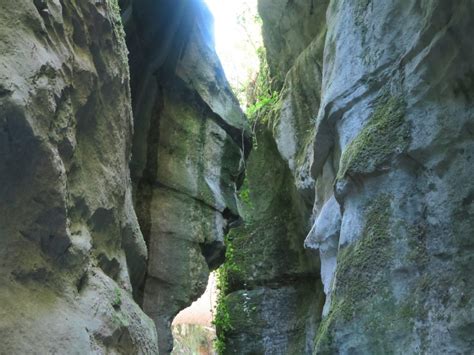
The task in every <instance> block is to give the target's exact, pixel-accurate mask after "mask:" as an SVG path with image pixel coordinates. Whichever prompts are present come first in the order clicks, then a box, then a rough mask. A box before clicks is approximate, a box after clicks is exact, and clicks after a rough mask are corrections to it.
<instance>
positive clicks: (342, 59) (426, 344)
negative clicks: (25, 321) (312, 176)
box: [313, 1, 474, 353]
mask: <svg viewBox="0 0 474 355" xmlns="http://www.w3.org/2000/svg"><path fill="white" fill-rule="evenodd" d="M473 10H474V4H473V3H472V1H460V2H457V3H456V4H454V3H451V2H445V1H431V2H428V3H418V2H416V1H408V2H388V3H387V2H382V1H360V2H350V1H332V2H331V4H330V6H329V9H328V12H327V24H328V33H327V37H326V44H325V52H324V65H323V84H322V92H323V93H324V94H323V95H322V104H321V108H320V111H319V114H318V126H319V127H320V128H321V127H326V129H328V128H329V131H330V132H333V137H332V139H331V140H330V144H329V145H328V143H327V142H328V139H327V138H326V139H324V138H323V139H322V141H319V137H318V135H317V136H316V144H315V149H314V156H315V159H314V162H315V163H314V165H313V172H314V173H320V172H321V171H322V170H323V169H324V168H323V164H324V163H323V161H326V164H327V159H328V158H329V159H330V160H332V161H334V158H336V163H335V164H334V163H333V168H334V170H337V171H338V172H337V174H336V179H335V197H336V199H337V201H338V202H339V204H340V207H341V212H342V217H341V227H340V235H339V248H338V253H337V268H336V269H335V275H334V282H333V284H332V285H331V291H330V292H331V293H332V296H331V300H330V304H328V305H327V306H328V307H330V308H329V313H328V315H327V317H326V319H325V321H324V324H323V325H322V326H321V328H320V330H319V333H318V339H317V346H316V348H315V351H316V352H317V353H324V352H333V351H336V350H337V351H339V352H341V353H349V352H357V353H379V352H384V353H386V352H396V353H419V352H421V353H467V352H470V351H472V342H473V333H472V327H473V325H474V312H473V307H474V304H473V303H472V296H473V293H474V288H473V285H474V283H473V279H472V275H473V273H472V271H473V264H472V262H470V261H468V260H471V261H472V258H473V256H474V249H473V240H472V235H473V227H474V218H473V214H472V213H473V210H472V209H473V205H472V203H471V202H472V201H471V198H470V196H471V195H472V191H473V183H472V179H471V178H470V176H471V175H472V173H473V167H472V164H470V162H469V161H470V159H471V157H472V155H473V154H474V142H473V134H472V132H473V130H472V127H473V124H474V121H473V117H474V116H473V113H474V111H473V108H474V106H473V103H474V101H473V100H472V92H473V89H474V86H473V82H472V73H473V70H474V64H473V58H474V51H473V47H472V45H471V44H470V43H471V40H470V37H469V36H468V35H467V34H468V33H472V31H473V29H474V20H473V18H472V16H471V15H470V14H471V13H472V11H473ZM375 14H377V15H376V16H375ZM323 135H324V133H322V134H321V136H323ZM321 145H326V148H320V147H321ZM318 152H328V153H327V155H326V154H324V153H323V155H321V156H320V157H318V158H316V155H317V154H318ZM337 152H341V153H340V154H339V153H337ZM320 154H321V153H320ZM469 349H470V350H469Z"/></svg>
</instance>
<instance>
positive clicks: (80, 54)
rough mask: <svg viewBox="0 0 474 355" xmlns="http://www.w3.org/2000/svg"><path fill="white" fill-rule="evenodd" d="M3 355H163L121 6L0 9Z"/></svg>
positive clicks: (0, 5)
mask: <svg viewBox="0 0 474 355" xmlns="http://www.w3.org/2000/svg"><path fill="white" fill-rule="evenodd" d="M0 24H1V25H0V56H1V62H0V78H1V80H0V83H1V84H0V126H1V129H0V253H1V255H0V259H1V266H0V268H1V273H0V280H1V281H0V304H1V306H0V339H1V343H2V344H1V352H2V353H8V354H33V353H43V354H46V353H64V352H65V351H67V352H69V353H78V354H88V353H105V352H112V353H156V352H157V351H158V349H157V338H156V330H155V327H154V325H153V322H152V321H151V319H150V318H148V317H147V316H146V315H145V313H144V312H143V311H142V310H141V309H140V307H139V306H138V305H137V304H136V302H135V301H134V299H133V297H132V289H133V287H134V286H135V285H136V282H137V281H138V279H139V278H140V275H141V274H143V273H144V272H145V268H146V258H147V248H146V245H145V242H144V240H143V237H142V233H141V232H140V228H139V226H138V222H137V218H136V215H135V211H134V208H133V204H132V189H131V183H130V174H129V168H128V162H129V159H130V153H131V147H132V125H133V122H132V110H131V105H130V88H129V70H128V65H127V49H126V46H125V42H124V37H123V36H124V34H123V28H122V25H121V21H120V13H119V10H118V7H117V4H115V3H114V2H113V1H100V2H97V1H80V2H79V1H68V0H64V1H18V2H15V3H14V4H13V3H12V2H11V1H7V0H2V1H0Z"/></svg>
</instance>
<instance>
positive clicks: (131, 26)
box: [120, 0, 195, 305]
mask: <svg viewBox="0 0 474 355" xmlns="http://www.w3.org/2000/svg"><path fill="white" fill-rule="evenodd" d="M120 6H121V9H122V18H123V21H124V26H125V32H126V41H127V46H128V49H129V53H130V54H129V63H130V76H131V81H130V86H131V94H132V108H133V113H134V125H135V132H134V137H133V144H132V159H131V162H130V171H131V177H132V183H133V189H134V193H133V196H134V202H135V207H136V212H137V217H138V222H139V224H140V228H141V231H142V233H143V237H144V239H145V242H146V244H147V245H149V240H150V226H151V223H150V218H151V216H150V203H151V199H152V192H153V186H154V185H155V183H156V171H157V163H158V154H157V152H158V145H159V139H160V137H159V135H160V116H161V112H162V110H163V95H164V94H163V93H164V90H166V88H165V86H166V82H167V81H173V80H174V78H175V75H174V70H175V67H176V63H177V62H178V60H179V55H180V53H181V52H182V51H183V48H184V47H185V45H186V43H187V41H188V39H189V36H190V34H191V30H192V26H193V21H194V20H193V18H194V16H195V11H193V8H194V6H195V4H194V1H187V0H159V1H158V0H135V1H133V2H132V1H130V0H122V1H120ZM167 78H169V79H167ZM143 280H146V275H145V277H144V278H143ZM133 286H134V290H135V299H136V301H137V303H138V304H140V305H141V304H142V303H143V292H144V287H145V284H144V282H142V283H141V284H140V285H133Z"/></svg>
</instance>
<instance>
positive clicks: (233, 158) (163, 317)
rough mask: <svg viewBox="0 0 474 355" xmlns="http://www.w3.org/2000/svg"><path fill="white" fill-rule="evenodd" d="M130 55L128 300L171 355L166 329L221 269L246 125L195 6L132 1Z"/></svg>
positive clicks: (201, 10) (208, 23)
mask: <svg viewBox="0 0 474 355" xmlns="http://www.w3.org/2000/svg"><path fill="white" fill-rule="evenodd" d="M131 12H132V18H131V19H130V21H129V22H127V23H126V30H127V38H128V45H129V48H130V51H131V55H130V68H131V73H132V99H133V110H134V114H135V135H134V139H133V154H132V162H131V172H132V180H133V183H134V190H135V194H134V196H135V205H136V207H137V213H138V218H139V221H140V226H141V229H142V231H143V233H144V236H145V240H147V242H148V246H149V262H148V268H147V274H146V278H145V280H144V281H143V283H142V285H141V287H140V289H139V290H138V291H139V294H138V295H137V296H138V298H139V300H140V302H141V303H142V305H143V308H144V310H145V312H146V313H147V314H148V315H150V316H151V317H152V319H153V320H154V321H155V324H156V326H157V330H158V334H159V336H160V339H159V340H160V352H161V353H163V354H165V353H168V352H169V351H171V349H172V345H173V339H172V336H171V330H170V326H171V322H172V321H173V318H174V316H175V315H176V314H177V313H178V312H179V311H180V310H182V309H183V308H185V307H187V306H188V305H190V304H191V302H192V301H194V300H196V299H197V298H198V297H199V296H200V295H201V294H202V293H203V292H204V290H205V288H206V284H207V279H208V276H209V270H212V269H214V268H216V267H217V266H219V265H220V263H222V261H223V260H224V251H225V246H224V235H225V233H227V230H228V229H229V226H230V224H231V223H232V222H234V221H236V220H237V219H238V218H239V216H238V211H237V206H236V199H235V191H236V188H237V186H236V184H237V183H238V182H239V181H241V180H242V177H241V176H242V173H243V167H244V165H243V163H244V161H243V159H244V153H245V152H246V150H247V151H248V150H249V149H250V138H249V132H248V128H247V121H246V119H245V117H244V115H243V113H242V111H241V109H240V107H239V104H238V102H237V100H236V99H235V97H234V95H233V94H232V92H231V90H230V87H229V85H228V83H227V81H226V79H225V76H224V73H223V70H222V68H221V65H220V62H219V60H218V58H217V55H216V53H215V50H214V40H213V28H212V17H211V15H210V13H209V12H208V10H207V8H206V7H205V6H204V5H203V3H202V2H201V1H200V0H199V1H181V2H176V1H151V0H136V1H135V2H134V3H133V5H132V7H131Z"/></svg>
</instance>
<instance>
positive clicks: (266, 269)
mask: <svg viewBox="0 0 474 355" xmlns="http://www.w3.org/2000/svg"><path fill="white" fill-rule="evenodd" d="M255 142H256V143H255V146H254V148H253V150H252V151H251V153H250V156H249V159H248V161H247V163H246V182H245V183H244V185H243V188H242V189H241V192H240V195H241V199H242V203H241V207H240V210H241V212H242V215H243V218H244V223H245V224H244V225H242V226H240V227H238V228H235V229H233V230H231V232H230V233H229V235H228V237H227V241H228V245H227V247H228V252H227V253H226V256H227V259H226V265H225V267H226V269H225V270H226V271H225V273H226V274H225V278H226V280H227V293H228V295H227V296H226V298H225V300H223V301H222V302H224V303H225V304H226V305H227V311H228V316H229V319H230V324H229V325H230V330H227V331H226V332H225V353H226V354H304V353H308V352H311V351H312V349H313V348H314V332H315V330H316V328H317V327H318V325H319V321H320V318H321V308H322V305H323V302H324V297H323V291H322V284H321V281H320V278H319V269H318V263H319V260H318V258H316V257H315V256H314V255H313V254H312V253H311V252H309V251H307V250H305V249H304V247H303V244H304V239H305V236H306V234H307V233H308V228H307V226H309V224H308V223H307V221H308V220H309V217H310V212H311V206H310V205H308V204H306V203H305V201H304V200H303V199H302V198H301V196H300V194H299V193H298V191H297V189H296V187H294V186H293V185H294V183H293V181H294V179H293V175H292V173H291V171H290V169H289V167H288V165H287V162H286V161H285V160H284V159H283V158H282V157H281V156H280V154H279V151H278V148H277V146H276V144H275V142H274V140H273V137H272V134H271V131H270V130H269V129H268V128H267V127H265V126H263V125H257V126H256V132H255ZM269 182H271V183H269ZM221 277H222V276H221ZM217 331H218V335H220V336H222V335H221V334H220V333H219V332H220V331H222V330H221V329H219V327H218V328H217Z"/></svg>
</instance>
